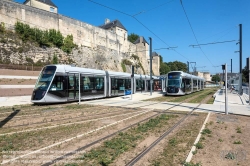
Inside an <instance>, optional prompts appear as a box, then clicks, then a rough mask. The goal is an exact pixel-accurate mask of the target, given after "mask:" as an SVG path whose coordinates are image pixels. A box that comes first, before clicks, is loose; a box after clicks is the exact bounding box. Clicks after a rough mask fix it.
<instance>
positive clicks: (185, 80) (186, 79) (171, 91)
mask: <svg viewBox="0 0 250 166" xmlns="http://www.w3.org/2000/svg"><path fill="white" fill-rule="evenodd" d="M204 82H205V79H204V78H202V77H198V76H194V75H191V74H188V73H185V72H183V71H171V72H169V73H168V74H167V75H166V78H165V80H164V81H163V83H164V84H165V87H166V88H165V94H167V95H185V94H190V93H193V92H196V91H200V90H203V89H204Z"/></svg>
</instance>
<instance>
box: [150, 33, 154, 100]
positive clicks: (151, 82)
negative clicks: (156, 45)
mask: <svg viewBox="0 0 250 166" xmlns="http://www.w3.org/2000/svg"><path fill="white" fill-rule="evenodd" d="M149 41H150V55H149V56H150V96H152V84H153V80H152V38H151V37H149Z"/></svg>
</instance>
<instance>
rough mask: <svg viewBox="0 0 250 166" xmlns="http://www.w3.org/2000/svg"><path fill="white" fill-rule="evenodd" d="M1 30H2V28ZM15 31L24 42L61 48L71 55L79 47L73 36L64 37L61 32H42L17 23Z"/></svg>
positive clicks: (50, 30) (52, 30) (53, 30)
mask: <svg viewBox="0 0 250 166" xmlns="http://www.w3.org/2000/svg"><path fill="white" fill-rule="evenodd" d="M0 29H1V28H0ZM15 31H16V33H17V34H18V35H19V36H20V38H21V39H22V41H24V42H27V41H31V42H36V43H38V44H39V45H40V47H41V46H47V47H52V46H55V47H57V48H61V49H62V50H63V51H64V52H66V53H71V52H72V49H73V48H75V47H77V46H76V45H75V44H74V42H73V36H72V35H68V36H67V37H66V38H64V37H63V35H62V34H61V32H60V31H56V30H55V29H49V30H45V31H43V30H40V29H38V28H31V27H30V26H29V25H28V24H23V23H21V22H16V24H15Z"/></svg>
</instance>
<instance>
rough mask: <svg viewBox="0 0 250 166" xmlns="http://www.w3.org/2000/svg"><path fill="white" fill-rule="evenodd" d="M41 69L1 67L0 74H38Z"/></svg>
mask: <svg viewBox="0 0 250 166" xmlns="http://www.w3.org/2000/svg"><path fill="white" fill-rule="evenodd" d="M39 74H40V71H28V70H10V69H0V75H14V76H38V75H39Z"/></svg>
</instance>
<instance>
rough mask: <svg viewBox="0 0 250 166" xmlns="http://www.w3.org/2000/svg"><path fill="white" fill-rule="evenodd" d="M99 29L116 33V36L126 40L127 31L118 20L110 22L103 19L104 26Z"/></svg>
mask: <svg viewBox="0 0 250 166" xmlns="http://www.w3.org/2000/svg"><path fill="white" fill-rule="evenodd" d="M99 27H100V28H103V29H106V30H109V31H111V32H113V33H116V34H117V35H119V36H121V37H124V40H127V37H128V31H127V29H126V28H125V27H124V26H123V25H122V23H121V22H120V21H119V20H114V21H110V20H109V19H105V22H104V24H103V25H101V26H99Z"/></svg>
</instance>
